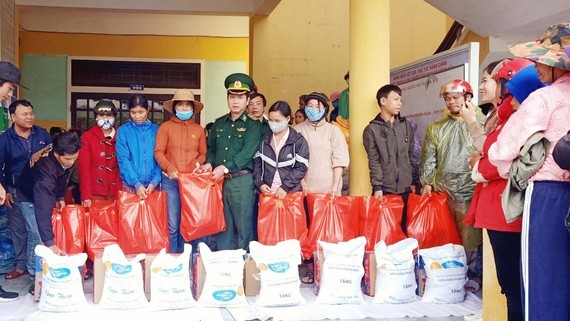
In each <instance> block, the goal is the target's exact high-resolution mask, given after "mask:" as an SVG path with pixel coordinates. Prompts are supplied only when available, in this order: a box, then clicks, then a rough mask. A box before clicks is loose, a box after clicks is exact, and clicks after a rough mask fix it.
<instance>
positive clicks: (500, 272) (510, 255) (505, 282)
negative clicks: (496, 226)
mask: <svg viewBox="0 0 570 321" xmlns="http://www.w3.org/2000/svg"><path fill="white" fill-rule="evenodd" d="M487 235H489V241H490V242H491V247H492V248H493V255H494V256H495V268H496V270H497V279H498V280H499V285H500V286H501V293H503V294H504V295H505V297H506V298H507V312H508V320H509V321H519V320H520V321H522V320H524V318H523V310H522V299H521V272H520V260H521V233H518V232H501V231H493V230H487Z"/></svg>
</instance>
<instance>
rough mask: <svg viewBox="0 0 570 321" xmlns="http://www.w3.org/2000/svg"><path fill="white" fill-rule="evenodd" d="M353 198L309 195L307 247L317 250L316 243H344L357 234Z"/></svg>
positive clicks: (356, 218) (356, 214) (321, 194)
mask: <svg viewBox="0 0 570 321" xmlns="http://www.w3.org/2000/svg"><path fill="white" fill-rule="evenodd" d="M356 201H357V198H356V197H354V196H333V195H332V194H330V193H326V194H325V193H315V194H313V193H309V194H307V203H308V204H309V215H310V218H311V222H310V226H309V247H310V249H311V253H314V252H315V251H316V250H317V241H319V240H320V241H325V242H329V243H338V242H346V241H348V240H351V239H353V238H355V237H357V234H358V204H357V202H356Z"/></svg>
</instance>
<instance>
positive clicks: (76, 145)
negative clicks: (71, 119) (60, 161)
mask: <svg viewBox="0 0 570 321" xmlns="http://www.w3.org/2000/svg"><path fill="white" fill-rule="evenodd" d="M80 148H81V140H80V139H79V136H77V134H75V133H71V132H65V133H61V134H59V135H57V136H55V138H54V139H53V151H54V152H56V153H57V154H58V155H65V154H68V155H73V154H75V153H77V152H78V151H79V149H80Z"/></svg>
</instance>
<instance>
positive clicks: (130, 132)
mask: <svg viewBox="0 0 570 321" xmlns="http://www.w3.org/2000/svg"><path fill="white" fill-rule="evenodd" d="M127 106H128V108H129V115H130V116H131V121H130V122H128V123H126V124H124V125H122V126H121V127H119V130H118V132H117V159H118V162H119V169H120V176H121V180H122V181H123V190H126V191H129V192H131V193H136V194H137V195H138V196H139V197H140V199H141V200H143V199H145V198H146V197H147V195H148V194H150V193H152V192H154V190H155V189H156V188H158V184H159V183H160V174H161V171H162V170H161V169H160V166H158V163H157V162H156V160H155V159H154V145H155V141H156V132H157V131H158V125H157V124H153V123H152V122H151V121H150V120H149V119H148V108H149V106H148V100H147V99H146V97H145V96H142V95H134V96H131V97H130V98H129V101H128V104H127Z"/></svg>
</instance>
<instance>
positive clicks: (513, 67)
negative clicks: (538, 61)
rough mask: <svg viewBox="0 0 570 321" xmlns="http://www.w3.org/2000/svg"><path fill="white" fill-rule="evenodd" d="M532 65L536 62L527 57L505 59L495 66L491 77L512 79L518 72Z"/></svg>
mask: <svg viewBox="0 0 570 321" xmlns="http://www.w3.org/2000/svg"><path fill="white" fill-rule="evenodd" d="M530 65H534V62H532V61H531V60H528V59H526V58H516V59H513V60H509V59H505V60H503V61H501V62H499V63H498V64H497V66H495V68H494V69H493V71H492V72H491V78H493V79H506V80H511V78H513V76H514V75H515V74H516V73H517V72H519V71H520V70H521V69H523V68H524V67H528V66H530Z"/></svg>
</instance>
